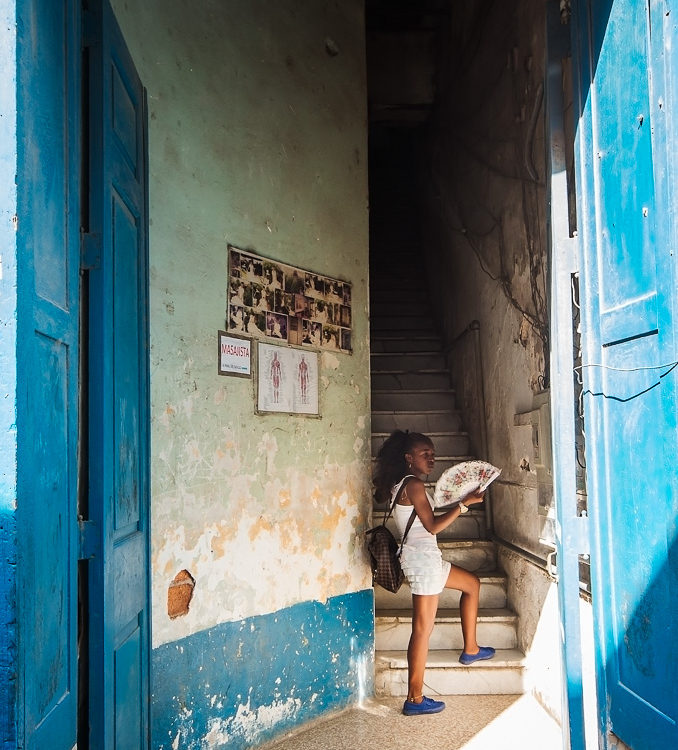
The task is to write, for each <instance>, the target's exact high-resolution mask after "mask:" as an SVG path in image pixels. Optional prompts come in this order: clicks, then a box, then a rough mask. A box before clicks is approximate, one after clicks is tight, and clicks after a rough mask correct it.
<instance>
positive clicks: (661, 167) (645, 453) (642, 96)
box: [575, 0, 678, 750]
mask: <svg viewBox="0 0 678 750" xmlns="http://www.w3.org/2000/svg"><path fill="white" fill-rule="evenodd" d="M669 10H670V8H668V7H667V5H666V3H664V2H655V1H654V0H652V2H647V1H639V0H614V1H613V0H608V1H607V2H580V3H578V4H577V7H576V16H575V21H576V24H575V31H576V34H575V49H576V50H577V54H578V64H579V70H580V78H579V89H580V91H579V95H580V102H579V106H580V114H581V117H580V120H579V126H578V134H577V137H578V149H579V164H578V172H579V173H578V206H577V209H578V214H579V217H580V237H581V251H582V269H581V286H582V292H583V294H582V320H583V332H582V340H583V364H584V367H583V378H584V392H585V396H584V413H585V426H586V449H587V467H588V486H589V512H590V515H591V517H592V521H591V527H592V531H593V544H592V580H593V596H594V602H593V603H594V613H595V624H596V640H597V668H598V695H599V715H600V717H601V726H600V730H601V734H602V735H603V736H605V735H606V734H607V732H608V731H609V730H611V731H612V732H614V734H616V735H617V736H618V737H620V738H621V739H622V740H623V741H624V742H625V743H627V744H628V745H630V746H631V747H633V748H634V750H642V749H643V748H647V749H648V750H650V749H652V750H656V749H657V748H669V747H678V730H677V728H676V721H677V720H678V680H677V679H676V664H678V550H677V549H676V543H677V542H676V519H677V517H678V493H677V492H676V444H677V438H678V435H677V433H676V392H675V391H676V389H675V383H676V377H677V376H678V371H677V370H675V369H673V368H674V365H673V363H674V362H675V361H676V360H677V359H678V352H677V349H676V341H675V339H676V331H675V321H676V317H675V304H676V294H677V292H676V289H677V287H676V270H675V255H676V244H675V239H676V226H675V217H674V213H675V206H673V205H672V202H671V200H672V198H671V193H672V191H675V184H674V185H673V186H672V185H671V184H670V180H672V179H673V180H675V177H674V176H673V174H674V173H675V171H676V166H678V165H677V164H676V162H675V159H674V158H673V156H672V153H671V148H669V146H670V140H671V139H670V138H667V132H668V131H667V127H668V126H669V123H670V122H671V118H672V116H674V115H673V109H672V100H673V99H674V98H675V97H674V96H673V92H672V90H671V87H675V86H676V81H675V76H667V60H665V59H664V50H665V43H666V42H667V40H668V38H669V37H668V35H672V34H673V31H672V30H671V28H670V27H669V25H673V23H674V21H673V19H672V18H671V14H670V13H668V12H667V11H669ZM674 10H678V9H674ZM673 41H674V43H675V39H674V40H673ZM667 86H668V87H669V88H668V89H667ZM673 201H675V197H673Z"/></svg>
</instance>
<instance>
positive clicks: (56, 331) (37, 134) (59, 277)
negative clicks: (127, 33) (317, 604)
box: [17, 0, 80, 750]
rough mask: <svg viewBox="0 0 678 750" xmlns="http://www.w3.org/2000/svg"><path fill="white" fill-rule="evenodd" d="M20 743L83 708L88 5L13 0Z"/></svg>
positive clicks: (70, 727) (62, 749) (45, 737)
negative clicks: (82, 317) (82, 99)
mask: <svg viewBox="0 0 678 750" xmlns="http://www.w3.org/2000/svg"><path fill="white" fill-rule="evenodd" d="M17 30H18V32H17V33H18V50H17V53H18V70H19V80H18V81H17V92H18V94H17V110H18V113H19V116H18V122H17V126H18V129H17V136H18V171H17V202H18V210H17V219H18V221H17V240H18V248H19V267H18V274H17V280H18V299H19V307H18V315H17V322H18V337H17V366H18V382H17V385H18V388H17V396H18V398H17V472H18V481H17V491H18V507H17V519H18V540H19V545H18V557H19V565H18V584H19V585H18V590H17V609H18V623H17V631H18V636H19V650H18V658H19V664H18V674H19V683H20V684H19V686H18V695H19V696H20V699H21V702H20V704H19V711H18V717H17V719H18V728H17V735H18V744H19V746H21V747H22V748H26V749H28V748H36V749H37V750H42V749H44V748H51V749H53V750H71V749H72V748H73V746H74V745H75V742H76V717H77V689H78V686H77V645H76V644H77V558H78V525H77V492H78V486H77V476H78V422H79V401H78V399H79V391H78V377H79V333H80V326H79V292H80V287H79V281H80V279H79V267H80V237H79V207H80V194H79V180H80V140H79V136H80V103H79V95H80V67H79V66H80V52H79V46H80V45H79V33H80V11H79V3H78V2H72V1H70V0H69V1H67V2H60V3H55V2H52V1H51V0H23V1H22V2H21V3H18V4H17Z"/></svg>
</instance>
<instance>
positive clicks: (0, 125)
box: [0, 0, 17, 749]
mask: <svg viewBox="0 0 678 750" xmlns="http://www.w3.org/2000/svg"><path fill="white" fill-rule="evenodd" d="M0 71H1V73H2V75H0V394H1V397H0V747H2V748H3V749H4V748H14V747H15V746H16V576H15V574H16V308H17V288H16V232H15V231H14V229H13V222H12V217H13V216H14V215H15V214H16V171H17V140H16V95H17V94H16V8H15V1H14V0H0Z"/></svg>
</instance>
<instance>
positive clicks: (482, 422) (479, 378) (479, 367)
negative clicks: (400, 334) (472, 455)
mask: <svg viewBox="0 0 678 750" xmlns="http://www.w3.org/2000/svg"><path fill="white" fill-rule="evenodd" d="M469 333H471V334H473V358H474V360H475V363H474V365H475V369H476V382H477V384H478V411H479V412H480V414H479V415H478V416H479V418H478V425H479V427H480V450H481V451H482V454H483V456H484V457H485V458H486V459H487V456H488V452H489V447H488V440H487V419H486V416H485V414H486V412H485V378H484V376H483V359H482V355H481V349H480V321H478V320H472V321H471V322H470V323H469V324H468V325H467V326H466V328H464V330H463V331H461V332H460V333H459V334H457V336H455V337H454V339H452V341H451V342H450V343H449V344H448V345H447V346H446V347H445V356H446V357H447V355H448V354H450V352H451V351H452V350H453V349H454V347H455V346H456V345H457V344H458V343H459V342H461V341H462V340H463V339H464V338H466V336H467V335H468V334H469ZM483 507H484V509H485V527H486V529H485V535H486V537H487V538H488V539H490V538H491V537H492V534H493V533H494V518H493V515H492V492H491V489H489V488H488V490H487V492H486V493H485V502H484V503H483Z"/></svg>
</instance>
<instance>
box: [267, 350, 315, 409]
mask: <svg viewBox="0 0 678 750" xmlns="http://www.w3.org/2000/svg"><path fill="white" fill-rule="evenodd" d="M257 411H258V412H261V413H267V412H282V413H286V414H305V415H308V416H316V417H317V416H320V410H319V406H318V352H314V351H305V350H304V349H291V348H289V347H287V346H276V345H275V344H267V343H265V342H263V341H259V342H257Z"/></svg>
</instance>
